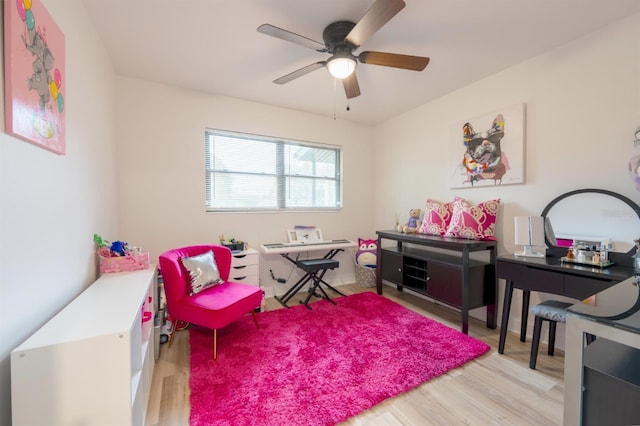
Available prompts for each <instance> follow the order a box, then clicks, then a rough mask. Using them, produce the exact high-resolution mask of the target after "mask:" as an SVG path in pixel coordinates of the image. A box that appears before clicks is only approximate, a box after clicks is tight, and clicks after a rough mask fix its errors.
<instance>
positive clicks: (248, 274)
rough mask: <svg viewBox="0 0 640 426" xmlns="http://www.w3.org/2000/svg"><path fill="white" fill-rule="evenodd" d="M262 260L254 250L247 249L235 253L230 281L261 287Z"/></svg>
mask: <svg viewBox="0 0 640 426" xmlns="http://www.w3.org/2000/svg"><path fill="white" fill-rule="evenodd" d="M259 262H260V258H259V257H258V252H257V251H256V250H254V249H247V250H244V251H241V252H239V253H234V254H233V257H232V259H231V272H230V273H229V281H235V282H239V283H247V284H253V285H257V286H259V285H260V271H259V270H258V266H259Z"/></svg>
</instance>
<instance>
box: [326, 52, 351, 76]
mask: <svg viewBox="0 0 640 426" xmlns="http://www.w3.org/2000/svg"><path fill="white" fill-rule="evenodd" d="M327 69H328V70H329V74H331V75H332V76H334V77H335V78H339V79H341V80H342V79H343V78H347V77H349V76H350V75H351V74H353V72H354V71H355V70H356V60H355V59H354V58H352V57H350V56H338V55H333V56H332V57H331V58H330V59H329V61H328V62H327Z"/></svg>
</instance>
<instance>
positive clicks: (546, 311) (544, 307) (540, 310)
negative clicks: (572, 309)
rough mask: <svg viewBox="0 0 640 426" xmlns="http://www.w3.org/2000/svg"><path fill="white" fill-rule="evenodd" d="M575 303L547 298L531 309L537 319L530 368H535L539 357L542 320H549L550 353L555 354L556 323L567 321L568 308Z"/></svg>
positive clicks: (534, 326) (534, 327) (534, 324)
mask: <svg viewBox="0 0 640 426" xmlns="http://www.w3.org/2000/svg"><path fill="white" fill-rule="evenodd" d="M572 305H573V303H567V302H560V301H558V300H545V301H544V302H540V303H539V304H537V305H536V306H533V307H532V308H531V309H530V312H531V313H532V314H533V315H535V317H536V319H535V322H534V323H533V340H532V341H531V357H530V358H529V368H532V369H534V370H535V368H536V361H537V359H538V346H540V333H541V332H542V321H549V350H548V351H547V352H548V353H549V355H551V356H553V352H554V348H555V340H556V324H557V323H559V322H560V323H565V322H567V308H568V307H569V306H572Z"/></svg>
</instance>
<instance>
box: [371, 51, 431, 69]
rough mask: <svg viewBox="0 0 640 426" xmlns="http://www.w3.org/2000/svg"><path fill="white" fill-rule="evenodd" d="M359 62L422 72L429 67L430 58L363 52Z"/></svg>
mask: <svg viewBox="0 0 640 426" xmlns="http://www.w3.org/2000/svg"><path fill="white" fill-rule="evenodd" d="M358 60H359V61H360V62H362V63H363V64H370V65H382V66H385V67H393V68H402V69H405V70H413V71H422V70H423V69H425V68H426V67H427V64H428V63H429V58H426V57H424V56H411V55H400V54H398V53H385V52H362V53H360V55H358Z"/></svg>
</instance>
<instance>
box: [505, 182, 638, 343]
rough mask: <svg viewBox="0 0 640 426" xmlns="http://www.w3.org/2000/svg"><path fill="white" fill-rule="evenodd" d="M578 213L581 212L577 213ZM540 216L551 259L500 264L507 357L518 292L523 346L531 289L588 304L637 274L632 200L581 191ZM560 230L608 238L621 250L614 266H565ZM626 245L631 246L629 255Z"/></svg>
mask: <svg viewBox="0 0 640 426" xmlns="http://www.w3.org/2000/svg"><path fill="white" fill-rule="evenodd" d="M576 212H579V214H577V215H576V214H575V213H576ZM541 216H542V217H543V218H545V243H546V245H547V247H548V249H547V257H546V258H535V257H517V256H514V255H508V256H501V257H499V258H498V260H497V270H498V271H497V274H498V278H502V279H504V280H505V281H506V286H505V292H504V304H503V305H502V324H501V327H500V343H499V345H498V352H499V353H501V354H502V353H504V343H505V339H506V337H507V329H508V325H509V312H510V311H511V298H512V295H513V289H514V288H517V289H520V290H522V323H521V327H520V341H522V342H524V341H525V340H526V335H527V318H528V316H529V315H528V314H529V297H530V295H531V292H532V291H539V292H542V293H551V294H557V295H560V296H565V297H569V298H572V299H577V300H584V299H586V298H587V297H589V296H593V295H594V294H596V293H598V292H600V291H603V290H605V289H607V288H609V287H611V286H613V285H615V284H616V283H619V282H620V281H624V280H625V279H627V278H629V277H630V276H632V275H633V272H634V270H633V257H632V256H633V254H634V253H635V248H633V244H632V243H631V242H632V241H633V239H634V238H637V237H638V235H640V206H638V205H637V204H636V203H635V202H633V201H632V200H630V199H629V198H627V197H625V196H623V195H620V194H617V193H615V192H611V191H608V190H604V189H594V188H587V189H577V190H575V191H569V192H566V193H564V194H561V195H559V196H557V197H556V198H555V199H553V200H552V201H551V202H550V203H549V204H547V206H546V207H545V208H544V210H543V211H542V213H541ZM585 218H586V220H585ZM548 224H549V226H548ZM550 224H552V225H550ZM547 226H548V227H547ZM552 227H553V228H554V229H551V228H552ZM558 232H562V234H567V235H585V234H586V235H595V236H598V235H600V236H603V235H606V236H608V237H609V238H610V239H611V240H610V241H611V242H612V243H613V245H614V249H617V250H618V251H619V252H618V251H612V252H610V253H609V259H610V260H611V261H612V262H613V263H614V265H613V266H610V267H608V268H599V267H595V266H593V267H592V266H587V265H579V264H575V263H566V262H565V263H562V262H561V261H560V258H561V257H563V256H566V255H567V248H566V247H560V246H557V245H556V238H555V233H558ZM578 239H580V238H578ZM626 242H628V243H629V244H628V245H630V246H631V248H630V249H629V250H628V251H626V252H625V250H627V247H625V244H626Z"/></svg>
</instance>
